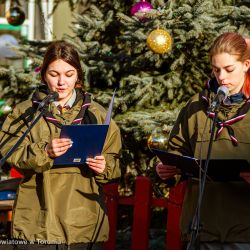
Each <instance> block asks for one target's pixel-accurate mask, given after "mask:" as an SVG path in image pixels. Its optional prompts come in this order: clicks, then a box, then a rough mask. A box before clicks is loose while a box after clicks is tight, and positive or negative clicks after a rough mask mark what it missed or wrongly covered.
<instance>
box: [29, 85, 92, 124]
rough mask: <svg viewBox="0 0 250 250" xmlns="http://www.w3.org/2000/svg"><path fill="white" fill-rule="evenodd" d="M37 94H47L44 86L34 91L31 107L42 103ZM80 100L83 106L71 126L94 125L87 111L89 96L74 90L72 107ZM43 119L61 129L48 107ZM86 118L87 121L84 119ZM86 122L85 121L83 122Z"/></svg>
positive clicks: (89, 101)
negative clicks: (74, 95)
mask: <svg viewBox="0 0 250 250" xmlns="http://www.w3.org/2000/svg"><path fill="white" fill-rule="evenodd" d="M39 92H42V93H44V94H48V90H47V87H46V86H41V87H39V89H38V90H37V91H35V93H34V94H33V96H32V102H33V106H34V107H36V106H37V105H39V103H40V102H41V101H42V99H41V98H40V97H39ZM80 100H83V104H82V107H81V110H80V112H79V113H78V114H77V116H76V117H75V119H74V120H73V122H72V124H73V125H77V124H83V123H85V124H87V123H88V124H89V123H90V124H93V123H96V118H95V117H94V115H92V114H91V113H90V112H89V111H88V107H89V106H90V104H91V96H90V94H89V93H87V92H82V91H81V90H80V89H76V100H75V102H74V104H73V106H74V105H75V104H76V103H78V102H79V101H80ZM43 117H44V118H45V120H46V121H48V122H50V123H53V124H54V125H55V126H57V127H58V128H61V127H62V124H61V122H60V121H59V120H57V119H56V118H55V117H54V116H53V114H52V113H51V112H50V111H49V110H48V107H46V109H45V111H44V115H43ZM84 118H87V119H84ZM85 120H86V121H85Z"/></svg>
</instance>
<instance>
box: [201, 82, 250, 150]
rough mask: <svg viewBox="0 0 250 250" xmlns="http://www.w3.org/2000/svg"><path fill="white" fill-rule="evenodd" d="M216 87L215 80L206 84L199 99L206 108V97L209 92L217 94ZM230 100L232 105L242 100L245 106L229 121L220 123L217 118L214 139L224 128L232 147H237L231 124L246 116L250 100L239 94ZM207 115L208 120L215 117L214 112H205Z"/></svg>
mask: <svg viewBox="0 0 250 250" xmlns="http://www.w3.org/2000/svg"><path fill="white" fill-rule="evenodd" d="M218 87H219V84H218V83H217V81H216V80H215V79H212V80H209V81H208V82H207V86H206V91H204V94H203V95H202V96H201V98H202V99H203V100H205V101H206V103H207V106H208V104H209V101H208V100H209V98H208V96H209V95H210V92H214V93H217V89H218ZM230 98H231V102H232V103H233V102H240V101H242V100H245V104H244V105H243V106H242V107H241V108H239V109H238V110H237V113H236V114H235V115H234V116H233V117H232V118H231V119H229V120H225V121H222V120H220V119H219V118H218V119H217V122H216V127H217V131H216V136H215V139H217V138H218V137H219V135H220V133H221V132H222V130H223V129H224V128H227V130H228V134H229V136H230V139H231V141H232V144H233V145H234V146H237V145H238V140H237V139H236V138H235V136H234V130H233V129H232V127H231V125H232V124H233V123H235V122H238V121H240V120H242V119H243V118H244V117H245V116H246V114H247V112H248V110H249V108H250V99H249V98H248V99H246V98H245V97H244V96H243V94H241V93H239V94H236V95H233V96H232V97H230ZM207 113H208V116H209V117H210V118H213V117H214V116H215V113H214V112H208V111H207Z"/></svg>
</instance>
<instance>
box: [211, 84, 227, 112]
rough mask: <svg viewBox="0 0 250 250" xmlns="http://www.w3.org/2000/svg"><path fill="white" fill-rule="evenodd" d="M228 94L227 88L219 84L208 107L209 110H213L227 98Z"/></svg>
mask: <svg viewBox="0 0 250 250" xmlns="http://www.w3.org/2000/svg"><path fill="white" fill-rule="evenodd" d="M228 94H229V89H228V88H227V87H226V86H220V87H219V88H218V90H217V94H216V96H215V97H214V99H213V101H212V103H211V105H210V107H209V109H208V110H209V112H214V111H215V109H216V108H218V107H219V106H220V104H221V103H222V102H223V101H224V100H225V99H226V98H227V96H228Z"/></svg>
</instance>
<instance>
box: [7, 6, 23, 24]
mask: <svg viewBox="0 0 250 250" xmlns="http://www.w3.org/2000/svg"><path fill="white" fill-rule="evenodd" d="M5 17H6V19H7V21H8V23H9V24H10V25H13V26H18V25H21V24H23V22H24V20H25V13H24V12H23V10H21V9H20V8H19V7H18V6H15V7H11V8H10V9H9V10H8V11H7V12H6V14H5Z"/></svg>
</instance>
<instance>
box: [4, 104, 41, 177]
mask: <svg viewBox="0 0 250 250" xmlns="http://www.w3.org/2000/svg"><path fill="white" fill-rule="evenodd" d="M45 107H46V105H45V104H44V103H43V104H42V105H39V106H38V108H37V110H36V112H35V116H34V118H33V120H32V121H31V123H30V126H29V127H28V128H27V129H26V131H25V132H24V133H23V135H22V136H21V137H20V138H19V139H18V141H17V142H16V143H15V145H14V146H13V147H12V148H11V149H10V150H9V151H8V152H7V154H6V155H5V156H4V157H3V158H2V159H1V160H0V172H2V166H3V165H4V163H5V162H6V160H7V159H8V158H9V157H10V156H11V155H12V154H13V152H14V151H15V150H16V149H17V148H18V147H19V145H20V144H21V143H22V141H23V140H24V138H25V137H26V136H27V134H28V133H29V132H30V130H31V129H32V128H33V127H34V125H35V124H36V123H37V122H38V120H39V119H40V118H41V117H42V115H43V113H44V111H45ZM39 109H41V111H40V113H39V115H38V116H37V117H36V114H37V112H38V111H39Z"/></svg>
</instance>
